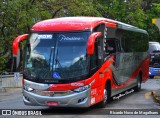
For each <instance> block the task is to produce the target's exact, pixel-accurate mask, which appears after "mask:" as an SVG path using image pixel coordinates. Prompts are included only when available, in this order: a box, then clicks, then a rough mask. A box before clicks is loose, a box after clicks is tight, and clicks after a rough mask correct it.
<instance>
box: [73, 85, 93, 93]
mask: <svg viewBox="0 0 160 118" xmlns="http://www.w3.org/2000/svg"><path fill="white" fill-rule="evenodd" d="M88 88H90V85H86V86H82V87H79V88H76V89H74V90H73V91H74V92H82V91H85V90H87V89H88Z"/></svg>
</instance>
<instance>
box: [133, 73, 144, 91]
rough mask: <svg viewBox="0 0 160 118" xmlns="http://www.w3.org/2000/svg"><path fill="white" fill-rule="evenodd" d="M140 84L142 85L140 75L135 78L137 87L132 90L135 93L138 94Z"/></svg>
mask: <svg viewBox="0 0 160 118" xmlns="http://www.w3.org/2000/svg"><path fill="white" fill-rule="evenodd" d="M141 83H142V78H141V75H138V76H137V85H136V87H135V88H134V90H135V91H136V92H139V91H140V90H141Z"/></svg>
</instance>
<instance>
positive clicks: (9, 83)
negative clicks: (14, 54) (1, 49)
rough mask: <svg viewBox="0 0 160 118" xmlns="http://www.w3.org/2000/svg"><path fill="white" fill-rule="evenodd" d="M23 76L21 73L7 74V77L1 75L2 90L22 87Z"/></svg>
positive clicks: (0, 84)
mask: <svg viewBox="0 0 160 118" xmlns="http://www.w3.org/2000/svg"><path fill="white" fill-rule="evenodd" d="M21 80H22V74H20V73H19V72H14V73H13V72H9V73H8V72H7V73H6V74H5V75H4V74H1V75H0V87H1V88H19V87H22V82H21Z"/></svg>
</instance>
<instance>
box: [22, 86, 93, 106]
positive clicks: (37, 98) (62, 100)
mask: <svg viewBox="0 0 160 118" xmlns="http://www.w3.org/2000/svg"><path fill="white" fill-rule="evenodd" d="M23 101H24V104H25V105H31V106H54V107H89V106H90V88H88V89H87V90H85V91H82V92H74V93H72V94H70V95H65V96H43V95H39V94H35V93H33V92H28V91H26V90H24V89H23Z"/></svg>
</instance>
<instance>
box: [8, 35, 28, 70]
mask: <svg viewBox="0 0 160 118" xmlns="http://www.w3.org/2000/svg"><path fill="white" fill-rule="evenodd" d="M27 37H28V34H23V35H20V36H18V37H16V38H15V39H14V41H13V43H12V55H13V57H12V68H11V70H12V71H17V68H18V66H19V63H20V55H21V54H20V53H21V52H20V48H19V44H20V42H21V41H23V40H24V39H27Z"/></svg>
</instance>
